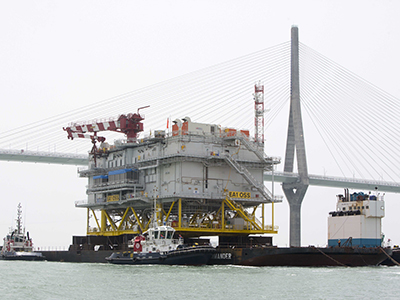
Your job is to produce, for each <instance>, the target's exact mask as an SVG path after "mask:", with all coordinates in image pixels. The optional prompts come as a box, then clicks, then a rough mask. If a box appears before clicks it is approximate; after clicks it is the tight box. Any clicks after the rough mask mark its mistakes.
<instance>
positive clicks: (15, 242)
mask: <svg viewBox="0 0 400 300" xmlns="http://www.w3.org/2000/svg"><path fill="white" fill-rule="evenodd" d="M21 215H22V210H21V203H19V204H18V210H17V219H16V221H17V228H16V229H15V230H14V229H12V228H10V232H9V233H8V234H7V235H6V237H5V238H3V241H4V242H3V248H2V249H1V252H0V254H1V255H0V259H3V260H44V259H45V257H44V256H43V255H42V253H40V252H34V251H33V243H32V239H31V238H30V237H29V232H27V233H26V235H25V228H24V229H22V220H21Z"/></svg>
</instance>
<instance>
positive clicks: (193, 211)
mask: <svg viewBox="0 0 400 300" xmlns="http://www.w3.org/2000/svg"><path fill="white" fill-rule="evenodd" d="M254 88H255V89H254V94H253V96H254V107H255V134H254V138H253V137H251V136H250V132H249V130H247V129H237V128H232V127H223V126H221V125H219V124H206V123H196V122H192V120H191V119H190V118H189V117H184V118H182V119H175V120H174V121H172V122H171V120H170V119H168V120H167V129H166V130H155V131H153V134H151V133H150V135H148V136H144V135H142V132H143V123H142V121H143V120H144V116H143V115H141V114H140V113H139V111H140V110H142V109H144V108H146V107H141V108H139V109H138V110H137V113H131V114H127V115H120V116H118V117H117V118H115V119H109V120H107V121H104V122H99V121H97V120H96V121H92V122H84V123H72V124H70V125H69V126H68V127H66V128H64V130H65V131H66V133H67V137H68V138H69V139H71V140H73V139H75V138H87V139H89V140H90V141H91V142H92V145H93V147H92V149H91V151H90V153H89V157H88V167H87V168H86V169H80V170H79V171H78V173H79V176H80V177H83V178H87V180H88V188H87V191H86V193H87V199H86V200H84V201H78V202H76V203H75V206H76V207H79V208H84V209H86V210H87V229H86V232H87V234H86V236H83V237H74V238H73V243H72V245H71V247H70V249H69V250H68V251H43V252H42V253H43V254H44V255H45V256H46V257H47V259H48V260H53V261H66V262H72V261H74V262H106V259H105V258H106V257H110V255H111V254H112V253H114V252H116V251H132V247H133V242H132V241H133V239H134V237H136V236H138V235H140V234H142V233H143V232H145V231H147V230H148V229H149V226H150V224H151V223H157V224H160V225H166V226H170V227H172V228H174V230H175V231H176V232H177V233H178V234H179V235H181V236H182V238H183V239H184V240H185V243H187V244H190V243H193V244H201V243H203V242H204V237H206V238H207V237H211V236H218V238H219V244H218V247H217V249H216V253H215V254H214V255H213V257H212V258H211V261H210V263H211V264H239V265H254V266H273V265H294V266H320V265H350V266H358V265H375V264H377V263H379V262H381V261H382V260H383V259H384V258H385V255H386V254H388V253H390V249H385V250H382V249H381V248H380V247H379V246H378V244H377V238H376V237H375V236H374V237H373V241H372V244H371V245H369V244H368V246H366V245H367V244H366V243H369V242H370V241H369V240H368V241H367V240H365V239H363V238H361V239H359V238H358V237H357V239H354V242H355V244H354V245H352V244H351V243H349V244H347V245H345V244H342V245H340V243H338V241H339V239H342V240H343V241H345V236H346V234H347V233H343V232H340V231H338V233H337V232H336V233H334V232H332V233H334V235H333V236H332V237H329V246H330V247H328V248H315V247H306V248H302V247H291V248H277V247H273V246H272V237H270V236H269V237H266V236H265V235H270V234H276V233H277V232H278V227H277V226H276V225H275V224H274V205H275V204H276V203H280V202H282V199H283V197H282V196H277V195H275V194H274V193H273V192H271V191H270V190H269V189H268V188H267V187H266V186H265V185H264V172H265V171H270V172H271V171H273V170H274V169H275V166H276V165H277V164H279V163H280V158H276V157H272V156H268V155H266V154H265V153H264V127H263V126H264V115H263V114H264V87H263V86H262V85H260V84H256V85H255V87H254ZM104 131H113V132H119V133H123V134H125V135H126V139H123V140H116V141H115V142H114V144H113V145H110V144H109V143H108V142H106V138H105V137H104V136H100V134H101V132H104ZM97 143H100V144H99V145H98V144H97ZM273 184H274V183H272V187H273ZM272 191H273V189H272ZM342 200H343V199H342ZM368 201H370V200H369V199H368ZM371 201H373V200H371ZM342 202H344V201H342ZM153 204H155V205H153ZM359 210H360V214H357V213H356V214H354V213H353V212H354V211H352V212H351V213H350V212H347V211H346V212H345V214H343V212H342V211H340V212H338V213H337V214H335V216H333V215H331V217H332V218H337V219H335V220H333V221H332V222H333V223H332V224H336V223H337V222H339V221H341V219H340V218H341V217H343V216H345V217H348V218H353V217H357V216H360V215H361V211H362V210H363V211H364V212H365V213H366V214H368V213H370V209H369V208H368V209H364V208H363V209H362V210H361V209H359ZM365 217H366V218H367V219H368V220H366V221H365V222H366V223H368V224H369V223H370V219H373V218H379V217H376V216H375V217H374V216H371V215H365ZM360 220H361V219H360ZM379 222H380V219H379ZM338 224H339V223H337V224H336V225H338ZM336 225H332V226H336ZM379 228H380V227H379ZM363 234H364V233H363ZM379 234H380V233H379ZM200 237H202V238H200ZM350 237H351V236H349V237H348V238H347V239H349V238H350ZM206 241H207V240H206ZM354 246H355V247H354ZM364 246H365V248H364ZM385 251H386V252H385ZM384 252H385V253H386V254H384Z"/></svg>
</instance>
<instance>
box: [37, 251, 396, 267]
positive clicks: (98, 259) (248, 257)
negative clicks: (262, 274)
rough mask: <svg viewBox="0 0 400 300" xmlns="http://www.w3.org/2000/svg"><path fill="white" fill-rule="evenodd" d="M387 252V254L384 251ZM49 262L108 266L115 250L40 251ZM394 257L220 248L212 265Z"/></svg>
mask: <svg viewBox="0 0 400 300" xmlns="http://www.w3.org/2000/svg"><path fill="white" fill-rule="evenodd" d="M383 251H385V252H386V254H385V253H384V252H383ZM41 252H42V254H43V255H44V256H46V259H47V260H48V261H64V262H84V263H107V260H106V257H109V256H110V255H111V254H112V253H113V252H115V251H112V250H99V251H94V250H79V251H41ZM387 255H391V249H387V248H386V249H382V248H378V247H376V248H356V247H354V248H353V247H335V248H316V247H292V248H277V247H262V248H257V247H255V248H217V250H216V252H215V253H214V254H213V255H212V257H211V260H210V262H209V264H210V265H228V264H230V265H243V266H293V267H323V266H350V267H359V266H375V265H378V264H380V263H381V262H382V261H384V260H385V259H386V258H387Z"/></svg>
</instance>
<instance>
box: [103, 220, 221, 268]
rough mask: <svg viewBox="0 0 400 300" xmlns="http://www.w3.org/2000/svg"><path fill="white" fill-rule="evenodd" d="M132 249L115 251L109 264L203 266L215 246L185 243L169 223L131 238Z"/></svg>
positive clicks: (109, 258) (108, 258) (109, 259)
mask: <svg viewBox="0 0 400 300" xmlns="http://www.w3.org/2000/svg"><path fill="white" fill-rule="evenodd" d="M132 246H133V250H132V251H124V252H114V253H112V254H111V255H110V256H109V257H106V260H107V261H108V262H109V263H112V264H131V265H138V264H162V265H206V264H208V262H209V261H210V259H211V256H212V255H213V254H214V253H215V251H216V249H215V248H214V247H212V246H210V245H192V246H185V245H184V242H183V238H182V237H181V236H180V235H178V236H177V233H176V232H175V229H174V228H173V227H171V226H165V225H164V226H156V227H153V228H149V230H147V231H146V232H144V233H143V234H142V235H138V236H136V237H135V238H134V239H133V240H132Z"/></svg>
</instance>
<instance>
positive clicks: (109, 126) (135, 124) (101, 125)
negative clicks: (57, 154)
mask: <svg viewBox="0 0 400 300" xmlns="http://www.w3.org/2000/svg"><path fill="white" fill-rule="evenodd" d="M147 107H150V105H148V106H144V107H140V108H138V110H137V113H136V114H132V113H131V114H127V115H120V116H119V117H118V119H117V120H113V121H105V122H93V123H90V124H78V123H75V124H73V125H72V126H70V127H66V128H65V127H63V130H65V131H66V132H67V133H68V139H71V140H73V139H74V138H88V139H91V140H92V143H93V147H92V150H91V152H90V153H91V154H93V156H94V160H95V163H96V153H97V152H98V151H97V147H96V142H97V141H99V142H104V141H105V140H106V138H105V137H102V136H97V132H100V131H115V132H121V133H124V134H126V137H127V142H128V143H132V142H135V141H136V138H137V135H138V133H139V132H141V131H143V123H142V122H141V121H143V120H144V117H142V116H141V115H140V114H139V110H141V109H143V108H147ZM87 132H90V133H93V135H91V134H86V133H87Z"/></svg>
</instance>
